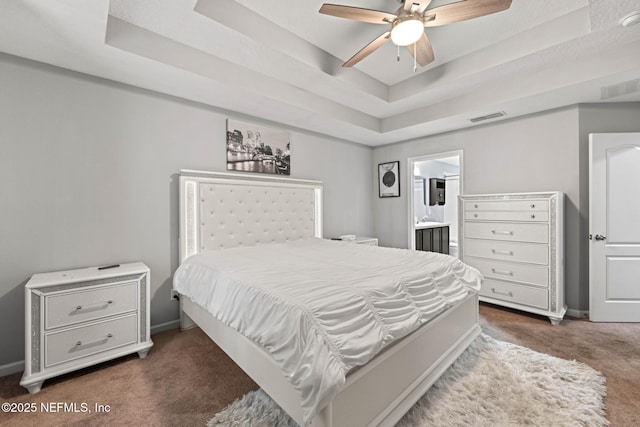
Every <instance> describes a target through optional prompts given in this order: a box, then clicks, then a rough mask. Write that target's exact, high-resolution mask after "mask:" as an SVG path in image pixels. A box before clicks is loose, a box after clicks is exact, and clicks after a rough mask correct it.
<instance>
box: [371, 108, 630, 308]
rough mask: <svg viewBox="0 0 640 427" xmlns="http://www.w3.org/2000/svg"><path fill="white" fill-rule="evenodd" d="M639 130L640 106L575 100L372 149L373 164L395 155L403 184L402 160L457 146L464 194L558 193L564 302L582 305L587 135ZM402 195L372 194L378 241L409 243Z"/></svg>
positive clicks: (586, 296) (586, 300)
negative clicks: (570, 104) (564, 105)
mask: <svg viewBox="0 0 640 427" xmlns="http://www.w3.org/2000/svg"><path fill="white" fill-rule="evenodd" d="M639 129H640V103H625V104H598V105H579V106H574V107H570V108H564V109H559V110H554V111H548V112H544V113H540V114H535V115H530V116H526V117H522V118H515V119H511V120H505V121H500V122H497V123H495V124H487V125H484V126H480V127H475V128H470V129H465V130H460V131H456V132H449V133H446V134H441V135H436V136H432V137H427V138H421V139H417V140H414V141H408V142H405V143H401V144H393V145H388V146H385V147H380V148H376V149H375V150H374V156H373V164H374V165H376V164H378V163H381V162H388V161H393V160H400V162H401V188H404V189H406V188H410V187H408V186H407V174H406V164H407V158H409V157H416V156H421V155H430V154H437V153H441V152H447V151H452V150H458V149H462V150H463V151H464V154H463V163H464V164H463V165H462V175H463V180H464V183H463V188H464V192H465V193H466V194H481V193H503V192H529V191H562V192H564V193H565V280H566V301H567V305H568V306H569V308H570V309H573V310H588V308H589V267H588V266H589V264H588V261H589V259H588V257H589V247H588V242H589V241H588V239H587V238H586V236H587V235H588V216H589V200H588V194H589V181H588V177H589V164H588V161H589V159H588V134H589V133H592V132H630V131H638V130H639ZM402 166H404V171H403V167H402ZM375 185H377V183H375ZM406 197H407V195H406V192H405V193H403V194H401V197H399V198H393V199H377V198H376V199H374V220H375V229H376V232H377V236H378V237H379V239H380V244H381V245H385V246H395V247H407V246H408V242H407V240H408V235H407V230H408V224H407V220H408V219H407V198H406Z"/></svg>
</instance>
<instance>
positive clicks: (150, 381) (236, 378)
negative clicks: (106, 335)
mask: <svg viewBox="0 0 640 427" xmlns="http://www.w3.org/2000/svg"><path fill="white" fill-rule="evenodd" d="M480 319H481V326H482V328H483V332H484V333H485V334H487V335H489V336H491V337H493V338H496V339H499V340H502V341H507V342H512V343H515V344H518V345H521V346H525V347H529V348H531V349H533V350H535V351H538V352H542V353H547V354H550V355H552V356H555V357H559V358H563V359H567V360H573V359H575V360H577V361H579V362H583V363H585V364H587V365H589V366H591V367H592V368H594V369H595V370H597V371H600V372H601V373H603V374H604V375H605V377H606V380H607V383H606V386H607V396H606V397H605V401H604V403H605V407H606V416H607V418H608V420H609V421H610V425H611V426H612V427H618V426H620V427H623V426H624V427H626V426H634V425H640V324H619V323H591V322H589V321H587V320H577V319H571V318H567V319H565V320H563V321H562V323H561V324H560V326H556V327H554V326H551V324H550V323H549V321H548V320H547V319H546V318H542V317H539V316H534V315H529V314H526V313H522V312H517V311H512V310H509V309H505V308H501V307H495V306H491V305H485V304H482V305H481V307H480ZM152 339H153V341H154V346H153V348H152V349H151V351H150V352H149V356H148V357H147V358H146V359H143V360H140V359H138V357H137V355H132V356H127V357H123V358H120V359H117V360H115V361H111V362H108V363H103V364H100V365H98V366H94V367H91V368H86V369H83V370H81V371H77V372H73V373H70V374H67V375H63V376H60V377H57V378H54V379H50V380H47V381H45V383H44V386H43V388H42V390H41V391H40V392H39V393H37V394H35V395H30V394H28V393H27V392H26V390H25V389H23V388H22V387H20V386H19V384H18V383H19V381H20V377H21V374H12V375H8V376H5V377H2V378H0V403H5V402H8V403H16V404H17V403H21V404H27V403H35V404H36V406H38V410H37V411H36V412H31V413H4V412H0V425H1V426H42V425H47V426H102V425H108V426H143V425H144V426H204V425H205V424H206V423H207V421H208V420H209V419H210V418H211V417H212V416H213V415H214V414H216V413H218V412H220V411H221V410H222V409H223V408H225V407H226V406H227V405H229V404H230V403H232V402H233V401H234V400H236V399H238V398H239V397H241V396H243V395H244V394H246V393H248V392H249V391H252V390H256V389H257V388H258V387H257V385H256V384H255V383H253V381H252V380H251V379H250V378H248V377H247V376H246V375H244V373H242V371H241V370H240V369H239V368H238V367H237V366H235V364H233V362H231V361H230V360H229V358H228V357H227V356H226V355H225V354H224V353H223V352H222V351H221V350H220V349H219V348H218V347H217V346H216V345H215V344H213V343H212V342H211V340H209V338H208V337H207V336H206V335H205V334H204V333H202V332H201V331H200V330H198V329H193V330H190V331H186V332H179V331H177V330H173V331H166V332H162V333H159V334H155V335H153V336H152ZM57 402H62V403H75V404H77V405H80V404H81V403H86V404H87V406H88V407H89V408H90V409H92V412H90V413H89V412H65V411H62V412H48V413H47V412H43V411H41V410H40V406H39V405H40V404H41V403H44V404H49V403H57ZM95 404H100V405H108V406H109V410H108V411H104V412H96V411H95V410H94V408H95ZM54 406H55V405H54Z"/></svg>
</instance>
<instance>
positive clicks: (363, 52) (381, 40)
mask: <svg viewBox="0 0 640 427" xmlns="http://www.w3.org/2000/svg"><path fill="white" fill-rule="evenodd" d="M390 36H391V31H387V32H386V33H384V34H383V35H381V36H380V37H378V38H377V39H375V40H374V41H372V42H371V43H369V44H368V45H366V46H365V47H363V48H362V49H360V51H359V52H358V53H356V54H355V55H353V56H352V57H351V59H349V60H348V61H347V62H345V63H344V64H342V66H343V67H353V66H354V65H356V64H357V63H358V62H360V61H362V60H363V59H364V58H366V57H367V56H369V55H370V54H371V53H373V51H374V50H376V49H377V48H379V47H380V46H382V45H383V44H385V43H386V42H387V41H388V40H389V37H390Z"/></svg>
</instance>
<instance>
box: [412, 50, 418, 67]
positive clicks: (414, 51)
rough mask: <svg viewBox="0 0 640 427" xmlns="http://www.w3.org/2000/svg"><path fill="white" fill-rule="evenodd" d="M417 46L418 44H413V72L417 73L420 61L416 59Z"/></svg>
mask: <svg viewBox="0 0 640 427" xmlns="http://www.w3.org/2000/svg"><path fill="white" fill-rule="evenodd" d="M416 44H417V43H413V72H414V73H415V72H416V71H417V70H418V62H417V61H418V60H417V59H416V50H417V48H416Z"/></svg>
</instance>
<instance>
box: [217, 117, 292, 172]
mask: <svg viewBox="0 0 640 427" xmlns="http://www.w3.org/2000/svg"><path fill="white" fill-rule="evenodd" d="M289 145H290V135H289V132H287V131H284V130H281V129H273V128H270V127H266V126H262V125H256V124H251V123H246V122H241V121H239V120H232V119H227V170H228V171H239V172H258V173H271V174H278V175H290V174H291V154H290V153H289Z"/></svg>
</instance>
